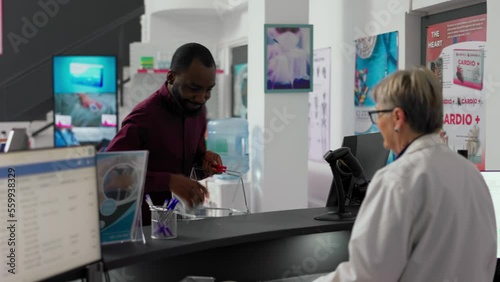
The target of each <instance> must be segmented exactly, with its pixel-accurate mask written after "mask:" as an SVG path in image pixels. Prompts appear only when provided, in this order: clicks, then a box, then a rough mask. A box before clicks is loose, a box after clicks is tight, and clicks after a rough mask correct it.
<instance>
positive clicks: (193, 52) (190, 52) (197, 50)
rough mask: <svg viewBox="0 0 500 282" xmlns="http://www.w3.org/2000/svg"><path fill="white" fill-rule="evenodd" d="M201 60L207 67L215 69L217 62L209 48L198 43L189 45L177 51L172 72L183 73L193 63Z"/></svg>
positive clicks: (173, 57) (173, 59)
mask: <svg viewBox="0 0 500 282" xmlns="http://www.w3.org/2000/svg"><path fill="white" fill-rule="evenodd" d="M195 59H197V60H199V61H200V62H201V63H202V64H203V65H204V66H205V67H207V68H210V67H215V60H214V57H213V56H212V53H210V50H208V49H207V47H205V46H203V45H201V44H198V43H187V44H184V45H182V46H181V47H179V48H177V50H175V53H174V55H173V56H172V62H171V63H170V70H172V71H174V72H177V73H181V72H183V71H184V70H186V69H187V68H189V66H190V65H191V63H192V62H193V60H195Z"/></svg>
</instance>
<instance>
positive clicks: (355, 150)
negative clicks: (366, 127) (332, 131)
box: [342, 133, 389, 181]
mask: <svg viewBox="0 0 500 282" xmlns="http://www.w3.org/2000/svg"><path fill="white" fill-rule="evenodd" d="M342 147H348V148H349V149H351V153H352V154H353V155H354V156H355V157H356V159H357V160H358V161H359V164H360V165H361V167H362V168H363V170H364V172H365V176H366V180H368V181H371V180H372V178H373V176H374V175H375V173H376V172H377V170H379V169H381V168H383V167H384V166H385V165H386V164H387V159H388V157H389V150H387V149H386V148H384V138H383V137H382V135H381V134H380V133H368V134H361V135H353V136H345V137H344V140H343V142H342Z"/></svg>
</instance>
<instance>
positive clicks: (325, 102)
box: [309, 48, 331, 161]
mask: <svg viewBox="0 0 500 282" xmlns="http://www.w3.org/2000/svg"><path fill="white" fill-rule="evenodd" d="M330 55H331V49H330V48H325V49H319V50H315V51H314V54H313V60H314V64H313V65H314V79H313V81H314V90H313V92H310V93H309V159H310V160H314V161H324V160H323V155H324V154H325V153H326V151H328V150H329V149H330V80H331V76H330Z"/></svg>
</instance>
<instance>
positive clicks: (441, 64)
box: [426, 14, 487, 170]
mask: <svg viewBox="0 0 500 282" xmlns="http://www.w3.org/2000/svg"><path fill="white" fill-rule="evenodd" d="M426 46H427V51H426V65H427V67H428V68H429V69H430V70H431V71H433V72H434V74H435V75H436V76H437V77H438V78H439V80H440V81H441V83H442V85H443V108H444V117H443V118H444V121H443V130H442V131H441V136H442V138H443V139H444V141H445V142H447V143H448V146H449V147H450V149H452V150H454V151H458V150H467V153H468V159H469V160H470V161H472V162H473V163H474V164H475V165H476V166H477V167H478V168H479V169H480V170H484V169H485V147H486V146H485V132H484V131H485V128H486V127H485V106H484V101H485V98H486V95H487V91H486V90H485V87H483V82H484V64H485V63H486V54H487V53H486V14H483V15H477V16H472V17H467V18H463V19H458V20H453V21H448V22H444V23H439V24H435V25H431V26H429V27H428V29H427V42H426Z"/></svg>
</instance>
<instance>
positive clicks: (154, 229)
mask: <svg viewBox="0 0 500 282" xmlns="http://www.w3.org/2000/svg"><path fill="white" fill-rule="evenodd" d="M151 238H153V239H173V238H177V212H176V211H173V210H167V209H164V208H159V207H154V208H153V209H151Z"/></svg>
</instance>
